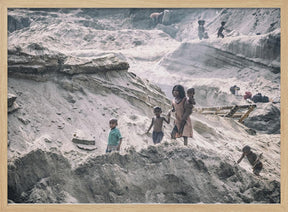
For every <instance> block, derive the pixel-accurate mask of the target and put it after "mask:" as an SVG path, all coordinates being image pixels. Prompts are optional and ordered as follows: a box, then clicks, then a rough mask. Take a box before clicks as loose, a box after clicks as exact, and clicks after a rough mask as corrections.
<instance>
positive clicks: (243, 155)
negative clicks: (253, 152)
mask: <svg viewBox="0 0 288 212" xmlns="http://www.w3.org/2000/svg"><path fill="white" fill-rule="evenodd" d="M244 157H245V154H244V153H243V154H242V156H241V158H240V159H239V160H238V161H237V163H240V162H241V161H242V159H243V158H244Z"/></svg>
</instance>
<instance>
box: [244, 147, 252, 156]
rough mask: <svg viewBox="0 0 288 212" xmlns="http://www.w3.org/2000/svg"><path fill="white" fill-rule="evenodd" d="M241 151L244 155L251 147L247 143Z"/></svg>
mask: <svg viewBox="0 0 288 212" xmlns="http://www.w3.org/2000/svg"><path fill="white" fill-rule="evenodd" d="M242 152H243V153H244V154H246V155H247V154H249V153H250V152H251V147H250V146H248V145H246V146H244V147H243V149H242Z"/></svg>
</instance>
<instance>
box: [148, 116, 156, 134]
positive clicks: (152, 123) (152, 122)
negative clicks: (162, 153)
mask: <svg viewBox="0 0 288 212" xmlns="http://www.w3.org/2000/svg"><path fill="white" fill-rule="evenodd" d="M153 125H154V118H152V121H151V124H150V126H149V128H148V130H147V131H146V133H149V131H150V130H151V128H152V126H153Z"/></svg>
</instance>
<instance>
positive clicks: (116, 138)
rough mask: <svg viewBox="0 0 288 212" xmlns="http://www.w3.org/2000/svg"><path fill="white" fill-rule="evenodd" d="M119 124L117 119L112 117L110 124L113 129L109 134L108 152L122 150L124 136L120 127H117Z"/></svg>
mask: <svg viewBox="0 0 288 212" xmlns="http://www.w3.org/2000/svg"><path fill="white" fill-rule="evenodd" d="M117 125H118V120H117V119H110V121H109V126H110V128H111V131H110V133H109V136H108V145H107V149H106V153H109V152H114V151H119V150H120V146H121V144H122V136H121V133H120V131H119V130H118V128H116V126H117Z"/></svg>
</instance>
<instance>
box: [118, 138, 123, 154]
mask: <svg viewBox="0 0 288 212" xmlns="http://www.w3.org/2000/svg"><path fill="white" fill-rule="evenodd" d="M121 144H122V138H120V139H119V144H118V146H117V151H120V146H121Z"/></svg>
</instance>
